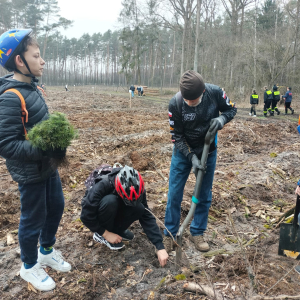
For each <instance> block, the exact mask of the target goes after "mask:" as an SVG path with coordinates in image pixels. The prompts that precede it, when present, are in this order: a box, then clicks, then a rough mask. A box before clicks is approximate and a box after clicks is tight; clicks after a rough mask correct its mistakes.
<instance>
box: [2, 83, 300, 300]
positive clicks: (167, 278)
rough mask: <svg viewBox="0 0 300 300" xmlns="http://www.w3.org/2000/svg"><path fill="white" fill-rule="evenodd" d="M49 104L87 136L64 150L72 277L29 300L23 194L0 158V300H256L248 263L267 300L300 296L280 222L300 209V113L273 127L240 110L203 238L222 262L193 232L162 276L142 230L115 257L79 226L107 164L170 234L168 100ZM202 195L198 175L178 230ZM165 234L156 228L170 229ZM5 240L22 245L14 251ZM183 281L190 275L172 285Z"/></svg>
mask: <svg viewBox="0 0 300 300" xmlns="http://www.w3.org/2000/svg"><path fill="white" fill-rule="evenodd" d="M47 94H48V97H47V99H46V101H47V104H48V106H49V109H50V111H51V112H53V111H60V112H63V113H65V114H66V115H67V116H68V118H69V120H70V121H71V122H72V123H73V124H74V126H75V127H76V128H78V130H79V138H78V140H76V141H74V142H73V143H72V145H71V146H70V147H69V148H68V151H67V156H68V160H69V166H68V167H67V168H62V169H60V176H61V180H62V184H63V190H64V195H65V202H66V203H65V210H64V214H63V218H62V221H61V223H60V226H59V229H58V233H57V242H56V245H55V247H56V249H58V250H61V251H62V253H63V255H64V257H65V259H66V260H67V261H68V262H70V263H71V264H72V271H71V272H69V273H59V272H56V271H54V270H51V269H49V270H48V273H49V275H50V276H52V277H53V279H54V280H55V282H56V285H57V286H56V289H55V290H53V291H51V292H46V293H41V292H38V293H34V292H33V291H30V290H28V288H27V283H26V282H25V281H23V280H22V279H21V278H20V276H19V270H20V267H21V261H20V250H19V246H18V235H17V229H18V224H19V218H20V201H19V191H18V186H17V184H16V183H15V182H13V181H12V179H11V177H10V175H9V174H8V172H7V169H6V166H5V161H4V159H2V158H0V180H1V184H0V299H152V300H154V299H157V300H158V299H161V300H167V299H181V300H182V299H212V298H208V297H207V296H203V295H202V296H201V295H199V294H195V293H191V292H187V291H185V290H184V289H183V285H184V284H185V283H186V282H196V283H198V284H201V285H202V284H203V285H206V286H213V287H214V289H215V290H216V291H218V292H219V293H222V295H223V297H224V299H249V297H250V295H249V291H250V281H249V278H248V273H247V268H248V263H249V264H250V265H251V266H252V268H253V270H254V275H255V286H254V291H255V293H257V294H258V295H263V294H265V293H266V296H271V295H282V294H285V295H298V294H300V276H299V275H298V274H297V273H296V272H295V271H294V270H293V267H294V266H295V265H297V263H298V262H297V261H296V260H294V259H292V258H287V257H282V256H278V255H277V251H278V240H279V228H275V226H276V223H277V220H278V218H279V217H280V216H281V215H282V214H283V213H284V212H285V211H287V210H288V209H290V208H292V207H293V206H294V204H295V200H296V197H295V195H294V190H295V188H296V183H297V181H298V179H299V178H300V170H299V167H298V165H299V150H300V137H299V134H298V133H297V129H296V127H297V120H298V114H295V115H288V116H284V115H283V108H282V106H281V107H279V109H280V110H281V113H282V114H281V115H280V116H274V117H268V118H264V117H263V116H262V112H261V110H260V112H258V117H257V118H253V117H250V116H249V109H248V108H247V109H246V108H241V109H239V108H238V113H237V115H236V117H235V119H234V120H232V121H231V122H230V123H229V124H227V125H226V126H225V127H224V128H223V129H222V130H221V131H220V132H219V135H218V140H219V142H218V160H217V167H216V171H215V180H214V185H213V200H212V206H211V209H210V213H209V223H208V230H207V232H206V234H205V238H206V240H207V241H208V242H209V244H210V246H211V249H212V251H215V250H221V251H219V253H218V252H213V253H210V254H211V255H210V256H207V254H206V255H203V254H201V253H199V252H198V251H196V250H195V247H194V245H193V244H192V243H191V242H190V241H189V239H188V235H189V232H188V230H187V231H186V232H185V234H184V243H183V250H184V259H183V260H182V266H180V270H176V267H175V256H174V255H175V254H174V253H172V255H171V256H170V260H169V262H168V264H167V266H166V267H165V268H161V267H160V266H159V263H158V260H157V258H156V256H155V253H154V246H153V245H152V244H151V243H150V241H149V240H148V239H147V237H146V236H145V234H144V233H143V230H142V228H141V226H140V224H139V223H138V222H135V223H134V224H133V225H132V226H131V228H130V229H131V230H132V231H133V232H134V234H135V238H134V240H133V241H132V242H130V243H126V247H125V249H122V250H121V251H111V250H109V249H108V248H107V247H106V246H104V245H99V244H95V243H94V242H93V238H92V236H93V235H92V233H91V232H89V230H88V229H87V228H85V227H84V226H83V224H82V223H81V221H80V211H81V205H80V203H81V199H82V197H83V195H84V193H85V186H84V181H85V179H86V178H87V177H88V175H89V174H90V172H91V171H92V170H93V169H94V168H95V167H96V166H98V165H100V164H102V163H109V164H113V163H115V162H120V163H122V164H123V165H124V164H129V165H132V166H133V167H134V168H136V169H137V170H139V171H140V173H141V175H142V177H143V179H144V181H145V185H146V190H147V195H148V197H147V199H148V203H149V206H150V208H151V209H152V211H153V213H154V214H155V215H156V216H157V217H158V218H159V219H160V220H161V222H162V223H163V221H164V212H165V208H166V202H167V193H168V176H169V167H170V161H171V155H172V149H173V145H172V143H171V139H170V135H169V123H168V115H167V103H168V101H167V99H165V100H163V101H159V99H158V100H157V101H155V100H150V99H147V97H143V98H138V97H135V98H134V99H133V101H132V108H131V109H130V108H129V106H128V99H127V98H126V97H124V96H122V97H121V96H118V95H116V94H110V95H108V94H106V93H105V94H104V93H103V94H101V93H99V92H98V93H95V94H93V93H85V92H83V91H72V90H71V91H70V92H63V91H58V90H55V89H51V88H49V89H48V90H47ZM168 98H171V97H168ZM237 106H239V105H238V104H237ZM298 111H300V108H297V107H296V109H295V112H298ZM194 184H195V176H194V175H193V174H192V173H191V174H190V177H189V179H188V182H187V184H186V188H185V191H184V197H183V203H182V219H181V221H183V220H184V218H185V217H186V215H187V213H188V211H189V207H190V202H191V197H192V194H193V189H194ZM230 216H232V220H233V222H234V227H235V229H236V231H235V230H234V227H233V225H232V223H231V222H230ZM162 223H160V222H158V225H159V226H160V228H161V229H163V225H162ZM8 234H10V235H12V237H13V239H14V241H15V243H12V244H10V245H8V244H7V235H8ZM238 239H240V241H241V243H242V244H243V247H241V246H240V245H239V243H238ZM242 249H245V253H246V256H247V260H245V259H244V256H243V252H242ZM216 253H217V254H216ZM247 261H248V262H247ZM290 270H292V271H291V272H290V273H289V274H287V273H288V272H289V271H290ZM178 274H184V276H178V277H177V278H175V276H176V275H178ZM286 274H287V276H285V277H284V278H283V279H281V278H282V277H283V276H284V275H286ZM280 279H281V280H280ZM278 280H280V282H279V283H278V284H276V285H275V286H274V287H273V288H272V289H271V290H270V291H268V289H269V288H271V287H272V286H273V285H274V284H275V283H277V281H278Z"/></svg>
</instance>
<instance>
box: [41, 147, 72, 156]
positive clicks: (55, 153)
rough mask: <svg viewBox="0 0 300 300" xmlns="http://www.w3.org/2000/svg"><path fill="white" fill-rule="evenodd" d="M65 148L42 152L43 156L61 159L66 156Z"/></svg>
mask: <svg viewBox="0 0 300 300" xmlns="http://www.w3.org/2000/svg"><path fill="white" fill-rule="evenodd" d="M66 152H67V148H64V149H53V150H46V151H43V155H44V156H48V157H50V158H58V159H62V158H64V157H65V156H66Z"/></svg>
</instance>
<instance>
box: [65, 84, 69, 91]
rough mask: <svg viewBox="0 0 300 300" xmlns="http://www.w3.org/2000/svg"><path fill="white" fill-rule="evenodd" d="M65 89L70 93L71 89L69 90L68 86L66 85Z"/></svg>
mask: <svg viewBox="0 0 300 300" xmlns="http://www.w3.org/2000/svg"><path fill="white" fill-rule="evenodd" d="M65 89H66V92H68V91H69V89H68V85H67V84H66V86H65Z"/></svg>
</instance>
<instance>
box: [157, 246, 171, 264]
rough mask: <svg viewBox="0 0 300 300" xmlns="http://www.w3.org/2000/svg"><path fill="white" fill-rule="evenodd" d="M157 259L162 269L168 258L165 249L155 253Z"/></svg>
mask: <svg viewBox="0 0 300 300" xmlns="http://www.w3.org/2000/svg"><path fill="white" fill-rule="evenodd" d="M157 257H158V260H159V263H160V265H161V266H162V267H164V266H165V265H166V264H167V261H168V258H169V255H168V253H167V251H166V250H165V249H162V250H158V251H157Z"/></svg>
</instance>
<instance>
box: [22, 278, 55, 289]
mask: <svg viewBox="0 0 300 300" xmlns="http://www.w3.org/2000/svg"><path fill="white" fill-rule="evenodd" d="M20 277H21V278H22V279H23V280H25V281H26V282H28V283H30V284H31V285H32V286H33V287H34V288H35V289H36V290H38V291H41V292H48V291H52V290H54V289H55V288H56V284H55V282H54V284H53V286H50V287H48V288H47V289H41V288H38V287H36V286H35V285H34V284H33V283H32V282H30V281H28V280H26V279H25V278H24V277H23V276H22V275H21V274H20Z"/></svg>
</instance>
